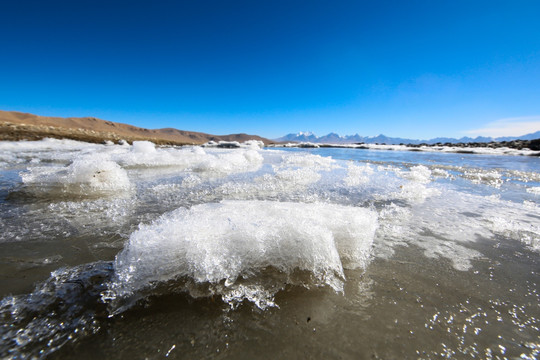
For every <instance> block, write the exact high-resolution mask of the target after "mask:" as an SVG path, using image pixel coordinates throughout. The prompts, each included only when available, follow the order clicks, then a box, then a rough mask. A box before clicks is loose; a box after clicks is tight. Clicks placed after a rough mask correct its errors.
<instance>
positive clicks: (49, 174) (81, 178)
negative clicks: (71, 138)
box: [21, 154, 131, 197]
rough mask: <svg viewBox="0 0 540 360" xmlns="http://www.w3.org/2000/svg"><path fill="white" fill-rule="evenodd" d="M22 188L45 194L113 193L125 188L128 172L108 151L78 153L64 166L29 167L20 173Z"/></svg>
mask: <svg viewBox="0 0 540 360" xmlns="http://www.w3.org/2000/svg"><path fill="white" fill-rule="evenodd" d="M21 178H22V181H23V183H24V184H25V185H26V188H25V191H27V192H29V193H32V194H35V195H44V196H48V197H50V196H55V195H56V196H62V195H71V196H90V197H92V196H112V195H119V194H122V193H125V192H128V191H129V190H130V189H131V184H130V181H129V178H128V175H127V173H126V171H125V170H124V169H122V168H121V167H120V166H119V165H118V164H117V163H115V162H114V161H111V160H110V158H109V157H108V156H107V155H104V154H92V155H82V156H79V157H77V158H76V159H75V160H74V161H73V162H72V163H71V164H70V165H69V166H67V167H60V168H59V167H31V168H30V169H29V170H28V171H26V172H23V173H21Z"/></svg>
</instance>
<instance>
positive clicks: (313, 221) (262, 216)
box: [111, 201, 377, 307]
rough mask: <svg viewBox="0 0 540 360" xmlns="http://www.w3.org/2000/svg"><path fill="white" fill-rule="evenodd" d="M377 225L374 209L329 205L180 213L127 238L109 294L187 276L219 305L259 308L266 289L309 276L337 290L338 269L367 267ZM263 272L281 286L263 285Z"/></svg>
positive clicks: (257, 204) (232, 205)
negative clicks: (216, 298)
mask: <svg viewBox="0 0 540 360" xmlns="http://www.w3.org/2000/svg"><path fill="white" fill-rule="evenodd" d="M376 228H377V215H376V213H375V212H373V211H371V210H367V209H363V208H353V207H346V206H340V205H331V204H302V203H288V202H270V201H223V202H221V203H215V204H203V205H197V206H194V207H192V208H191V209H189V210H187V209H178V210H176V211H173V212H171V213H169V214H166V215H164V216H162V217H161V218H160V219H159V220H157V221H155V222H154V223H152V224H150V225H143V226H141V227H140V229H139V230H138V231H136V232H135V233H133V234H132V235H131V237H130V239H129V242H128V243H127V244H126V246H125V248H124V250H123V251H122V252H121V253H120V254H118V256H117V257H116V261H115V281H114V282H113V283H112V284H111V290H112V292H113V293H114V296H116V297H120V298H124V297H127V296H129V295H131V294H133V293H135V294H136V293H137V292H138V291H140V290H143V289H145V288H148V287H151V286H152V284H154V283H156V282H157V283H160V282H166V281H170V280H177V279H182V278H185V279H188V280H192V281H194V282H195V283H198V284H208V285H210V286H211V287H212V289H213V290H212V291H215V292H217V293H218V294H219V295H221V296H222V297H223V298H224V299H225V300H227V299H229V300H231V299H234V300H235V302H238V301H242V300H243V299H249V300H252V301H254V302H255V303H256V304H257V305H258V306H260V307H265V306H266V305H268V304H272V301H273V300H272V298H273V295H274V293H273V292H272V291H270V292H268V290H269V289H273V288H274V287H275V286H276V284H281V282H282V281H284V282H291V281H292V280H291V278H292V277H293V275H294V274H295V273H296V272H307V273H308V274H309V277H310V278H312V282H311V285H312V286H322V285H328V286H330V287H331V288H333V289H334V290H336V291H342V290H343V280H344V273H343V267H348V268H364V267H365V266H366V264H367V263H368V261H369V255H370V250H371V246H372V242H373V236H374V233H375V230H376ZM265 271H272V272H273V273H274V275H273V276H275V277H277V278H279V279H280V280H279V282H278V283H265V281H268V280H265V277H264V276H262V275H263V273H264V272H265ZM273 282H275V280H274V281H273ZM308 286H309V285H308ZM261 287H262V288H263V289H264V291H258V290H257V289H260V288H261ZM254 294H258V295H257V296H255V295H254ZM233 295H234V296H233ZM265 304H266V305H265Z"/></svg>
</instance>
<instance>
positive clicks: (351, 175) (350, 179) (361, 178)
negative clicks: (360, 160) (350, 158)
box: [343, 163, 374, 186]
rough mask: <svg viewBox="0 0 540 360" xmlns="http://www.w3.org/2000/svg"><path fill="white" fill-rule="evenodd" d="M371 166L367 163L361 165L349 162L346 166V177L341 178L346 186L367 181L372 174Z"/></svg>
mask: <svg viewBox="0 0 540 360" xmlns="http://www.w3.org/2000/svg"><path fill="white" fill-rule="evenodd" d="M373 172H374V171H373V168H372V167H371V166H370V165H369V164H365V165H362V166H358V165H355V164H354V163H350V164H349V166H348V168H347V177H346V178H345V179H343V181H344V182H345V184H346V185H347V186H358V185H361V184H365V183H367V182H369V178H370V176H371V175H373Z"/></svg>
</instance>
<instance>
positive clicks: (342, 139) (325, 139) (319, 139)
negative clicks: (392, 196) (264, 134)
mask: <svg viewBox="0 0 540 360" xmlns="http://www.w3.org/2000/svg"><path fill="white" fill-rule="evenodd" d="M539 138H540V131H537V132H534V133H531V134H526V135H522V136H513V137H512V136H507V137H498V138H492V137H484V136H478V137H476V138H471V137H462V138H460V139H455V138H447V137H438V138H434V139H430V140H418V139H405V138H393V137H388V136H385V135H383V134H380V135H378V136H371V137H370V136H360V135H358V134H354V135H345V136H340V135H339V134H336V133H330V134H328V135H324V136H317V135H315V134H313V133H312V132H299V133H296V134H287V135H285V136H282V137H280V138H278V139H274V140H275V141H278V142H312V143H319V144H352V143H366V144H375V143H379V144H422V143H425V144H437V143H442V144H444V143H472V142H491V141H513V140H534V139H539Z"/></svg>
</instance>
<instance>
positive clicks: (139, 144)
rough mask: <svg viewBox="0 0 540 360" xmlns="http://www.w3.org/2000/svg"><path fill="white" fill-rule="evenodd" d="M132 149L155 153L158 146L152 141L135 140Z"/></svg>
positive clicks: (139, 151)
mask: <svg viewBox="0 0 540 360" xmlns="http://www.w3.org/2000/svg"><path fill="white" fill-rule="evenodd" d="M132 151H133V152H134V153H140V154H154V153H155V152H156V146H155V145H154V143H152V142H150V141H134V142H133V147H132Z"/></svg>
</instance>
